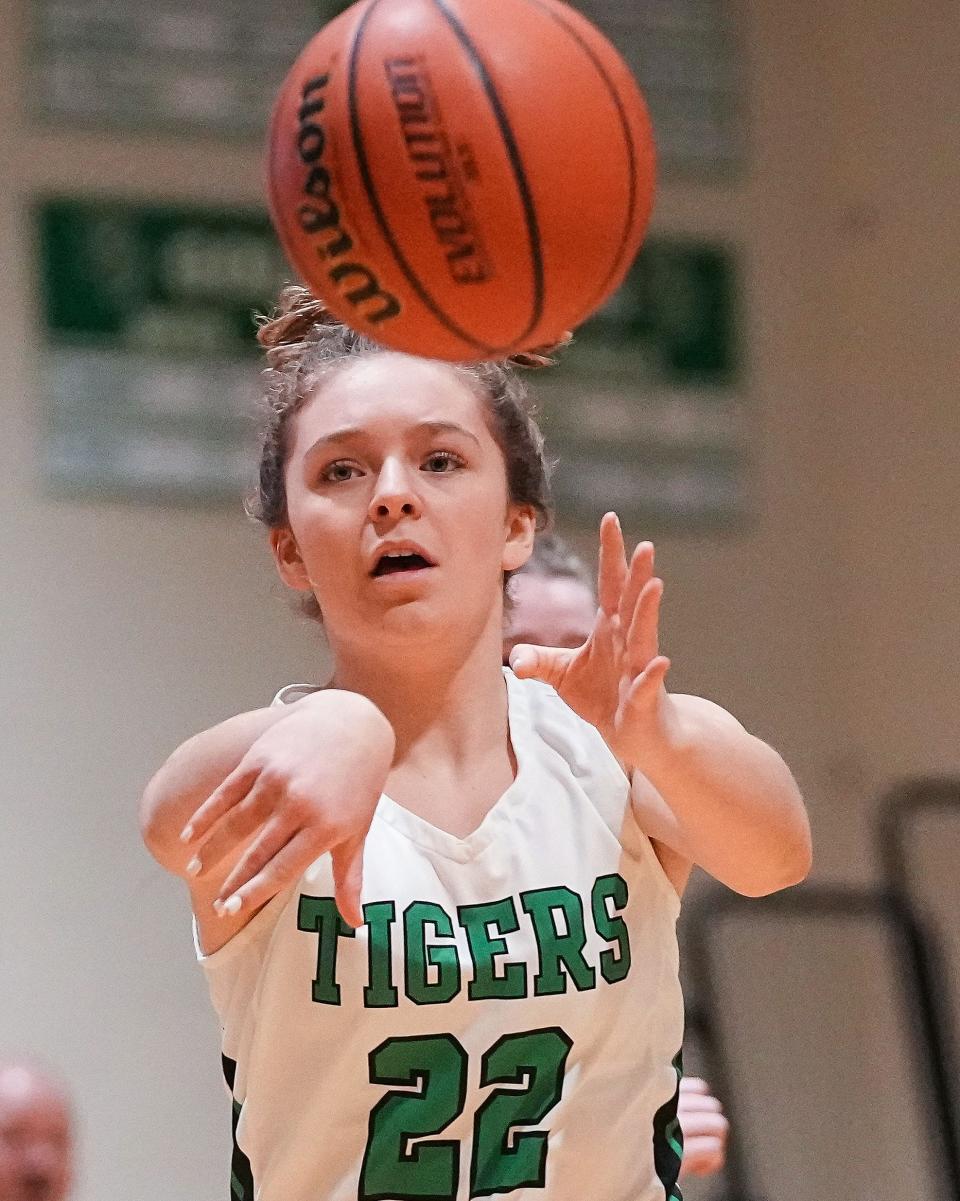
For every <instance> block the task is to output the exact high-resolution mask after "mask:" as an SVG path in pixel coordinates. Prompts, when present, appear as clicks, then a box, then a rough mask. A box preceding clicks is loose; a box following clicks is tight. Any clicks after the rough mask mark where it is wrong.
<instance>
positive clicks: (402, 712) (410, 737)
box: [333, 619, 507, 763]
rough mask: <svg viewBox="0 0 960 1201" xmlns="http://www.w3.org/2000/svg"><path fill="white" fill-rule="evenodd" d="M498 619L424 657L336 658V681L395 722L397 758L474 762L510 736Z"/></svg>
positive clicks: (431, 649)
mask: <svg viewBox="0 0 960 1201" xmlns="http://www.w3.org/2000/svg"><path fill="white" fill-rule="evenodd" d="M500 658H501V632H500V622H499V619H497V620H496V621H493V622H491V623H490V624H489V627H487V628H485V629H484V630H483V631H482V633H481V635H480V636H479V637H478V638H476V639H474V640H473V641H472V642H471V643H470V644H469V645H466V646H459V645H450V644H449V643H440V641H439V640H437V643H436V644H435V645H431V646H430V647H429V648H427V649H425V650H424V651H423V653H421V654H417V655H411V654H400V655H398V654H397V653H396V650H395V649H393V650H389V651H385V653H383V654H382V655H377V654H374V655H371V654H369V652H368V653H366V654H364V655H363V656H362V657H352V656H340V655H338V656H337V667H336V672H335V675H334V680H333V683H334V685H335V686H336V687H337V688H344V689H347V690H349V691H351V692H359V693H361V694H362V695H364V696H366V697H369V699H370V700H372V701H373V703H374V704H375V705H377V706H378V707H379V708H380V710H381V711H382V712H383V713H384V715H385V716H386V718H387V720H388V721H389V722H390V723H391V725H392V726H393V729H394V733H395V734H396V739H397V753H396V758H395V762H398V763H399V762H403V761H405V760H407V759H409V758H410V757H414V758H416V757H418V756H419V755H420V754H425V753H429V754H433V755H437V756H440V757H441V758H448V759H449V760H451V761H453V760H470V759H471V758H473V757H474V756H475V755H478V754H479V755H482V754H483V753H484V752H485V751H486V749H487V748H489V747H490V746H491V745H493V746H497V745H499V744H500V743H501V742H502V740H503V739H504V738H505V731H506V714H507V698H506V689H505V687H504V681H503V672H502V669H501V665H500Z"/></svg>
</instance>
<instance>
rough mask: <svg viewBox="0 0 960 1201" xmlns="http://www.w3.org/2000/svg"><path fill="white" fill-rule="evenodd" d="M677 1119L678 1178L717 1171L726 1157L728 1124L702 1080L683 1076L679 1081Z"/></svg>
mask: <svg viewBox="0 0 960 1201" xmlns="http://www.w3.org/2000/svg"><path fill="white" fill-rule="evenodd" d="M677 1118H678V1119H679V1121H680V1129H681V1130H682V1131H683V1166H682V1167H681V1168H680V1175H681V1177H683V1176H712V1175H713V1173H714V1172H719V1171H720V1170H721V1168H722V1167H723V1165H724V1163H725V1162H726V1158H727V1136H728V1134H729V1132H730V1123H729V1122H728V1121H727V1119H726V1118H725V1117H724V1115H723V1107H722V1106H721V1104H720V1102H719V1101H718V1100H717V1098H716V1097H715V1096H714V1095H713V1093H712V1092H711V1091H710V1086H709V1084H707V1082H706V1081H705V1080H701V1079H699V1077H697V1076H684V1077H683V1079H682V1080H681V1081H680V1096H679V1098H678V1101H677Z"/></svg>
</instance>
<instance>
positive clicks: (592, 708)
mask: <svg viewBox="0 0 960 1201" xmlns="http://www.w3.org/2000/svg"><path fill="white" fill-rule="evenodd" d="M662 595H663V581H662V580H660V579H658V578H657V577H656V576H655V575H654V574H653V544H652V543H651V542H641V543H640V544H639V545H638V546H637V548H636V550H635V551H634V552H633V556H632V558H631V560H630V562H629V564H628V563H627V556H626V549H625V547H624V542H623V532H622V530H621V529H620V522H619V520H618V518H617V516H616V514H615V513H607V514H606V516H605V517H604V518H603V520H602V521H601V523H600V564H599V570H598V576H597V596H598V598H599V602H600V607H599V609H598V610H597V620H596V622H595V624H594V627H593V631H592V632H591V634H590V637H589V638H588V639H587V641H586V642H585V643H584V644H583V646H581V647H578V648H577V649H576V650H560V649H557V648H555V647H536V646H526V645H521V646H516V647H514V648H513V651H512V652H511V654H510V666H511V667H512V668H513V670H514V672H516V674H517V675H518V676H520V677H521V678H526V679H529V678H533V679H538V680H543V681H545V682H546V683H547V684H551V685H552V686H553V687H554V688H555V689H556V691H557V692H558V693H559V694H560V696H561V697H562V698H563V700H565V701H566V703H567V704H568V705H569V706H570V708H571V709H573V710H574V712H575V713H578V714H579V715H580V716H581V717H582V718H584V719H585V720H586V721H589V722H590V723H591V724H592V725H594V726H596V728H597V729H598V730H599V731H600V733H601V734H602V735H603V737H604V740H605V741H606V743H607V745H608V746H609V747H610V749H611V750H612V751H613V753H614V754H615V755H616V756H617V758H618V759H620V761H621V762H622V763H623V764H625V765H627V766H629V767H637V766H639V765H641V764H642V763H643V761H644V758H645V756H646V754H647V753H648V752H650V751H653V750H659V749H662V748H663V747H664V746H665V745H669V742H670V738H671V734H672V733H673V732H674V731H675V728H676V718H675V714H674V712H673V708H672V703H671V701H670V697H669V694H668V693H667V690H666V688H665V687H664V680H665V678H666V675H667V672H668V671H669V670H670V660H669V659H667V658H666V657H665V656H664V655H661V654H660V650H659V632H658V631H659V619H660V598H661V597H662Z"/></svg>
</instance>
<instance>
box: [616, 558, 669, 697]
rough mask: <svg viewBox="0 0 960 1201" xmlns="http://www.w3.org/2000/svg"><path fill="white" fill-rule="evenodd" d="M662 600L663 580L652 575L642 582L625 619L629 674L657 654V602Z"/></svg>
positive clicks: (658, 641) (658, 628)
mask: <svg viewBox="0 0 960 1201" xmlns="http://www.w3.org/2000/svg"><path fill="white" fill-rule="evenodd" d="M662 599H663V580H661V579H659V578H658V577H657V576H654V577H653V578H652V579H648V580H647V582H646V583H645V584H644V585H643V588H642V590H641V591H640V594H639V596H637V598H636V600H635V602H634V607H633V610H632V611H631V613H630V615H629V617H627V619H626V621H625V628H626V631H627V635H626V640H625V643H624V653H625V655H626V663H627V670H628V671H629V672H630V674H631V675H634V676H636V675H639V674H640V673H641V672H642V671H645V670H646V668H647V664H648V663H649V662H650V661H651V660H652V659H655V658H656V657H657V655H658V654H659V653H660V602H661V600H662Z"/></svg>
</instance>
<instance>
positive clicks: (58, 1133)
mask: <svg viewBox="0 0 960 1201" xmlns="http://www.w3.org/2000/svg"><path fill="white" fill-rule="evenodd" d="M72 1184H73V1115H72V1112H71V1105H70V1098H69V1097H68V1095H67V1092H66V1089H65V1088H64V1087H63V1085H62V1084H61V1083H60V1082H59V1081H57V1080H56V1079H55V1078H54V1077H53V1076H52V1075H51V1074H49V1073H48V1072H47V1071H45V1070H44V1069H43V1068H41V1067H40V1066H39V1065H37V1064H34V1063H30V1062H28V1061H26V1060H13V1059H9V1060H8V1059H0V1201H65V1198H66V1197H67V1196H68V1195H69V1193H70V1189H71V1186H72Z"/></svg>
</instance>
